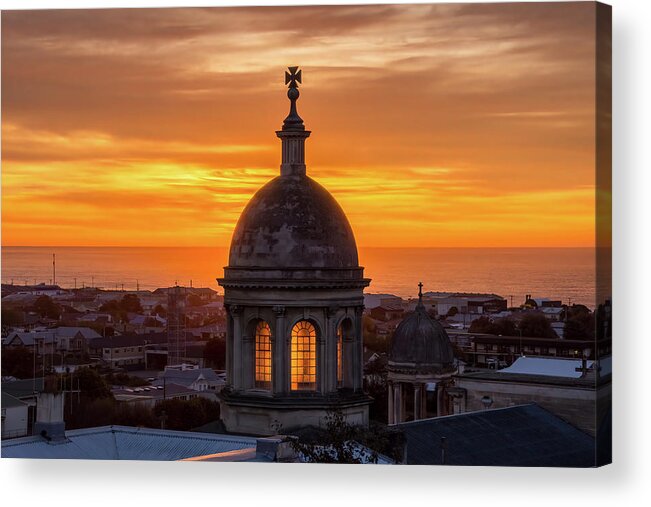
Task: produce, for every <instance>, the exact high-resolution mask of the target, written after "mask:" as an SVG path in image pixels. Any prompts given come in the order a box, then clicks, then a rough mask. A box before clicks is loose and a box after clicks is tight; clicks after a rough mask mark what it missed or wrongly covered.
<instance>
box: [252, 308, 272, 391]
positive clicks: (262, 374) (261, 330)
mask: <svg viewBox="0 0 651 507" xmlns="http://www.w3.org/2000/svg"><path fill="white" fill-rule="evenodd" d="M255 387H259V388H262V389H270V388H271V329H269V324H267V323H266V322H265V321H260V322H258V325H257V326H256V328H255Z"/></svg>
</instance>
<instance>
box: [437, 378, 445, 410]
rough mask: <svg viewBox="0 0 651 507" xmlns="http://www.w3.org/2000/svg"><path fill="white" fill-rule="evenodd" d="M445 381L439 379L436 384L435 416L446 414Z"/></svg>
mask: <svg viewBox="0 0 651 507" xmlns="http://www.w3.org/2000/svg"><path fill="white" fill-rule="evenodd" d="M445 387H446V386H445V383H444V382H443V381H439V382H438V383H437V384H436V416H437V417H441V416H443V415H447V410H446V407H445V402H446V399H445V391H446V389H445Z"/></svg>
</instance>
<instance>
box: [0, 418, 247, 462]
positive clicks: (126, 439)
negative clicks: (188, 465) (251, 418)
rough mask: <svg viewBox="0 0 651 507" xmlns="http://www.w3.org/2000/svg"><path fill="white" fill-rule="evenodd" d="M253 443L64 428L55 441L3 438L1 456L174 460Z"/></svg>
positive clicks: (105, 428) (114, 428)
mask: <svg viewBox="0 0 651 507" xmlns="http://www.w3.org/2000/svg"><path fill="white" fill-rule="evenodd" d="M255 446H256V439H255V438H252V437H242V436H231V435H217V434H213V433H192V432H186V431H172V430H158V429H151V428H133V427H128V426H102V427H97V428H87V429H80V430H72V431H67V432H66V439H65V440H62V441H56V442H54V441H51V442H48V441H47V440H45V439H44V438H42V437H41V436H31V437H24V438H16V439H12V440H4V441H3V442H2V457H3V458H36V459H110V460H144V461H176V460H181V459H186V458H190V457H194V456H205V455H208V454H218V453H223V452H230V451H236V450H242V449H247V448H255Z"/></svg>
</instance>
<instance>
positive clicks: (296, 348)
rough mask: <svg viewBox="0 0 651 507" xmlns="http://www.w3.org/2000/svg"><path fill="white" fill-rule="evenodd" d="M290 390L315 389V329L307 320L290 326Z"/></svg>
mask: <svg viewBox="0 0 651 507" xmlns="http://www.w3.org/2000/svg"><path fill="white" fill-rule="evenodd" d="M291 359H292V361H291V381H292V391H314V390H316V329H315V328H314V326H313V325H312V324H311V323H310V322H308V321H307V320H301V321H299V322H297V323H296V324H295V325H294V327H293V328H292V350H291Z"/></svg>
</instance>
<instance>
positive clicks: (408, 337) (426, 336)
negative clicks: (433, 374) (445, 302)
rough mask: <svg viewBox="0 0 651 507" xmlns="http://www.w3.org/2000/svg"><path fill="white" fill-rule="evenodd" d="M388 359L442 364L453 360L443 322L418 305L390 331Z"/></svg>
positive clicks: (443, 365)
mask: <svg viewBox="0 0 651 507" xmlns="http://www.w3.org/2000/svg"><path fill="white" fill-rule="evenodd" d="M389 361H391V362H393V363H417V364H421V365H433V366H437V367H440V368H445V367H448V366H451V365H452V364H453V362H454V353H453V351H452V344H451V343H450V338H449V336H448V334H447V333H446V332H445V329H443V326H441V324H440V323H439V322H438V321H436V320H434V319H432V318H431V317H430V316H429V315H427V312H426V311H425V308H424V307H423V306H422V305H418V306H417V307H416V311H415V312H414V313H412V314H411V315H408V316H407V317H405V318H404V319H403V321H402V322H401V323H400V324H399V325H398V327H397V329H396V330H395V332H394V333H393V340H392V342H391V352H390V354H389Z"/></svg>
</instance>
